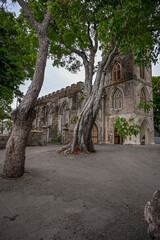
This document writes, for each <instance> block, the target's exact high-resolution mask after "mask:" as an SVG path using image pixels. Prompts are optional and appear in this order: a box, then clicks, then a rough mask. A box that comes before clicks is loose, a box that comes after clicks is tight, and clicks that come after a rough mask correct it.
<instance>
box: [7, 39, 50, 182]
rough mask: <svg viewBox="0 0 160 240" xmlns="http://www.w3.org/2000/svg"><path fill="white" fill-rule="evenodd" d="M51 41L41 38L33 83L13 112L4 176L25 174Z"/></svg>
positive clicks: (15, 176)
mask: <svg viewBox="0 0 160 240" xmlns="http://www.w3.org/2000/svg"><path fill="white" fill-rule="evenodd" d="M48 46H49V41H48V39H47V37H46V36H42V37H40V38H39V51H38V56H37V61H36V66H35V72H34V77H33V80H32V83H31V85H30V87H29V89H28V91H27V93H26V95H25V96H24V98H23V100H22V102H21V103H20V105H19V106H18V107H17V109H16V110H14V111H13V112H12V120H13V125H12V133H11V136H10V138H9V140H8V142H7V146H6V155H5V162H4V169H3V177H4V178H17V177H20V176H22V175H23V173H24V167H25V148H26V144H27V140H28V135H29V132H30V130H31V127H32V122H33V120H34V117H35V113H34V104H35V102H36V100H37V97H38V94H39V92H40V90H41V87H42V84H43V80H44V72H45V67H46V61H47V55H48Z"/></svg>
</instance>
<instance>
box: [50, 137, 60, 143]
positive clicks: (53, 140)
mask: <svg viewBox="0 0 160 240" xmlns="http://www.w3.org/2000/svg"><path fill="white" fill-rule="evenodd" d="M61 142H62V136H57V137H56V138H54V139H52V140H51V141H50V143H61Z"/></svg>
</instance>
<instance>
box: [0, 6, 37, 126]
mask: <svg viewBox="0 0 160 240" xmlns="http://www.w3.org/2000/svg"><path fill="white" fill-rule="evenodd" d="M0 19H1V26H0V65H1V68H0V76H1V78H0V121H2V122H3V121H4V120H5V119H10V118H11V116H10V113H11V106H10V105H11V103H12V101H13V98H14V97H18V98H21V97H22V96H23V94H22V92H20V91H19V85H20V84H23V82H24V80H25V79H29V78H32V76H33V67H34V65H35V61H36V52H37V44H36V38H35V36H34V35H33V31H31V32H27V27H26V24H25V22H24V21H23V19H22V18H21V17H18V18H16V17H15V16H14V14H13V13H10V12H7V11H5V9H4V8H3V7H1V8H0Z"/></svg>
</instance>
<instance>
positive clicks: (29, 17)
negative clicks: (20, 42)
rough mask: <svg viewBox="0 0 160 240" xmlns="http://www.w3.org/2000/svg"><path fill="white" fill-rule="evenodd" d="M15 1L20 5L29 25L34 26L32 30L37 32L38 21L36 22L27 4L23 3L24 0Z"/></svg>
mask: <svg viewBox="0 0 160 240" xmlns="http://www.w3.org/2000/svg"><path fill="white" fill-rule="evenodd" d="M17 2H18V3H19V5H20V6H21V8H22V9H23V11H24V16H25V18H26V19H27V20H28V22H29V23H30V24H31V26H32V27H33V28H34V30H35V31H36V33H38V31H39V28H40V23H38V22H37V21H36V20H35V19H34V17H33V15H32V13H31V10H30V8H29V7H28V6H27V4H26V3H25V1H24V0H17Z"/></svg>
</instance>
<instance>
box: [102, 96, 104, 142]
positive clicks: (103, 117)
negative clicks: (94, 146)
mask: <svg viewBox="0 0 160 240" xmlns="http://www.w3.org/2000/svg"><path fill="white" fill-rule="evenodd" d="M102 143H104V95H102Z"/></svg>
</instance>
